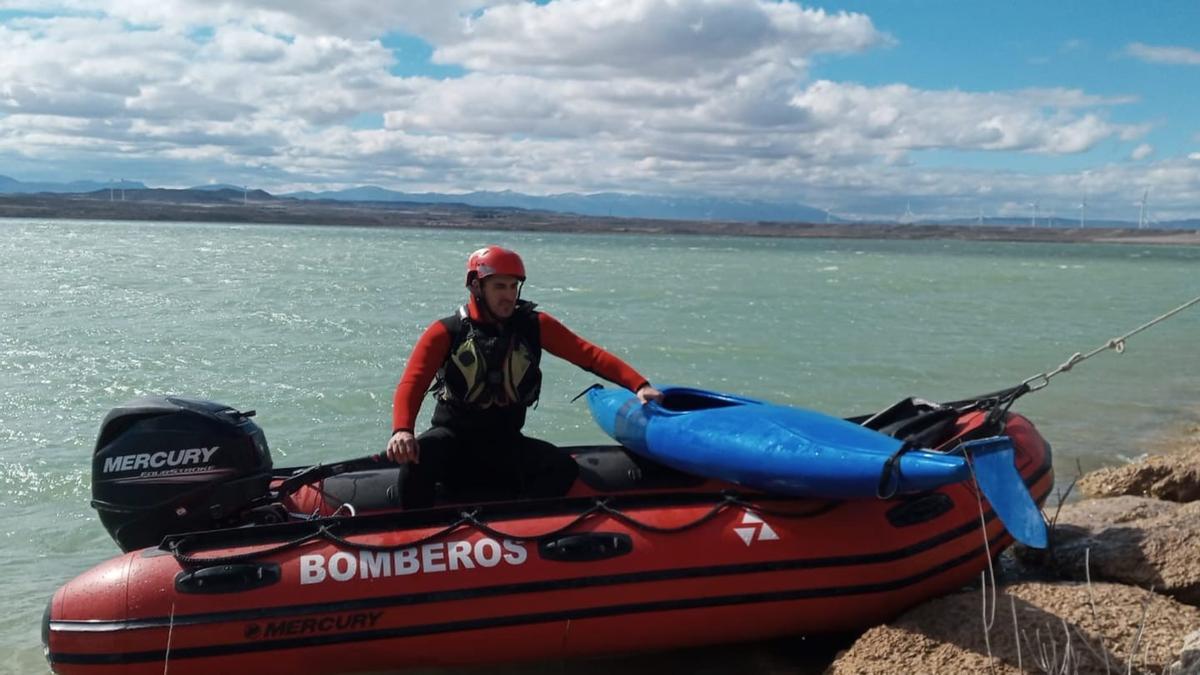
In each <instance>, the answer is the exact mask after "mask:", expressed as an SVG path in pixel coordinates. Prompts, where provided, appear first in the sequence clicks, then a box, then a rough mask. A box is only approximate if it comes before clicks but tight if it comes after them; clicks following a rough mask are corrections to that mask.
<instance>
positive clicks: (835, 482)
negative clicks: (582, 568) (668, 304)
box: [588, 387, 970, 499]
mask: <svg viewBox="0 0 1200 675" xmlns="http://www.w3.org/2000/svg"><path fill="white" fill-rule="evenodd" d="M662 392H663V395H664V399H663V404H665V405H662V404H659V403H657V402H652V403H650V404H648V405H645V406H643V405H641V403H640V402H639V401H638V400H637V397H636V396H634V395H633V394H632V393H630V392H628V391H626V390H623V389H619V390H618V389H604V388H602V387H597V388H594V389H592V390H591V391H589V392H588V407H589V408H590V409H591V412H592V417H593V418H595V420H596V423H597V424H599V425H600V428H601V429H603V430H604V431H605V433H607V434H608V435H609V436H611V437H612V438H613V439H615V440H616V441H617V442H618V443H620V444H622V445H624V446H625V447H627V448H629V449H630V450H633V451H634V452H636V453H637V454H639V455H642V456H644V457H647V458H649V459H653V460H655V461H657V462H660V463H662V464H666V465H667V466H670V467H672V468H675V469H679V470H681V471H687V472H689V473H693V474H696V475H700V476H708V477H710V478H719V479H721V480H726V481H729V482H732V483H737V484H739V485H745V486H748V487H752V488H755V489H759V490H764V491H767V492H774V493H778V494H789V495H796V496H804V497H822V498H833V499H854V498H860V497H874V496H876V494H877V493H878V492H879V491H880V488H881V485H880V479H881V477H883V472H884V469H885V466H884V464H885V462H887V461H888V459H889V458H891V457H892V456H893V455H895V454H896V452H897V451H898V450H900V446H901V445H902V443H901V441H899V440H897V439H895V438H892V437H891V436H887V435H884V434H881V433H879V432H877V431H873V430H871V429H867V428H865V427H862V426H859V425H857V424H854V423H852V422H848V421H846V420H843V419H840V418H838V417H833V416H831V415H826V414H824V413H819V412H815V411H812V410H805V409H803V408H793V407H789V406H782V405H776V404H772V403H768V402H766V401H760V400H756V399H752V398H746V397H742V396H734V395H732V394H722V393H718V392H714V391H705V390H703V389H693V388H688V387H664V388H663V389H662ZM897 461H898V466H896V467H895V470H893V471H892V473H893V474H895V477H894V478H893V479H892V480H893V484H891V485H884V486H882V487H883V488H884V490H885V491H886V492H888V493H900V494H903V493H909V492H922V491H925V490H932V489H934V488H937V487H940V486H942V485H946V484H948V483H956V482H958V481H962V480H966V479H967V478H968V477H969V476H970V467H969V466H968V465H967V462H966V459H965V458H964V457H963V456H962V455H952V454H945V453H940V452H934V451H932V450H922V449H914V450H909V451H906V452H904V453H903V454H901V455H900V456H899V458H898V460H897ZM896 480H898V481H899V482H898V483H896V482H895V481H896Z"/></svg>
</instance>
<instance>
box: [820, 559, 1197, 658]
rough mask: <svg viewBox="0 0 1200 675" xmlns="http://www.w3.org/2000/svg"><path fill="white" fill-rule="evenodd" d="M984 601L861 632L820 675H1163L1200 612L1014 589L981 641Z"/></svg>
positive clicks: (929, 607) (1128, 597) (1076, 588)
mask: <svg viewBox="0 0 1200 675" xmlns="http://www.w3.org/2000/svg"><path fill="white" fill-rule="evenodd" d="M988 600H989V603H990V602H991V598H990V595H989V598H988ZM982 602H983V596H982V594H981V593H980V591H979V590H972V591H963V592H960V593H956V594H953V595H949V596H946V597H943V598H938V599H936V600H933V601H930V602H928V603H926V604H924V605H922V606H920V607H918V608H916V609H914V610H912V611H910V612H908V613H907V614H904V615H903V616H901V617H900V618H898V619H896V620H895V621H893V622H892V623H889V624H887V625H884V626H877V627H875V628H872V629H871V630H869V631H867V632H866V633H865V634H863V636H862V637H860V638H859V639H858V640H857V641H856V642H855V643H854V645H853V646H851V647H850V649H848V650H846V651H845V652H843V653H842V654H840V655H839V656H838V657H837V659H836V660H835V661H834V662H833V664H832V665H830V667H829V668H828V669H827V670H826V673H827V674H828V675H841V674H847V675H848V674H850V673H1021V672H1068V673H1113V674H1115V673H1124V672H1127V668H1128V667H1129V665H1130V661H1131V659H1132V669H1131V670H1132V672H1153V673H1161V672H1163V671H1164V669H1166V668H1167V667H1168V664H1170V663H1172V662H1173V661H1176V660H1177V659H1180V658H1182V657H1181V655H1180V647H1181V646H1182V644H1183V635H1184V634H1185V633H1187V632H1188V631H1189V630H1193V629H1194V628H1195V626H1197V625H1200V609H1198V608H1196V607H1190V606H1187V605H1184V604H1181V603H1178V602H1176V601H1174V600H1172V599H1170V598H1167V597H1164V596H1161V595H1158V594H1155V593H1149V592H1147V591H1145V590H1142V589H1139V588H1133V587H1131V586H1122V585H1118V584H1105V583H1093V584H1091V585H1090V586H1089V585H1088V584H1080V583H1074V582H1060V583H1044V582H1022V583H1019V584H1014V585H1011V586H1006V587H1002V588H1000V589H998V591H997V595H996V603H995V615H994V622H993V623H992V627H991V630H990V631H987V632H986V635H987V640H986V641H985V639H984V636H985V631H984V629H983V620H984V617H983V611H982ZM1014 614H1015V615H1016V627H1014V621H1013V616H1014ZM1143 617H1144V618H1143ZM1018 635H1019V636H1020V638H1019V641H1018V637H1017V636H1018ZM1018 644H1019V645H1020V654H1019V655H1018ZM989 645H990V653H991V656H990V657H989V656H988V654H989ZM1181 672H1186V671H1181Z"/></svg>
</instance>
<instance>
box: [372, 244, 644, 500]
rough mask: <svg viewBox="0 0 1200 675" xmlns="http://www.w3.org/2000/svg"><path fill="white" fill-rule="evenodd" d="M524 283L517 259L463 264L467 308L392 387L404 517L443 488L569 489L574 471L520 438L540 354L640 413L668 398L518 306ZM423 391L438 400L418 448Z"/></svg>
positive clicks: (530, 307) (390, 447)
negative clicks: (618, 392)
mask: <svg viewBox="0 0 1200 675" xmlns="http://www.w3.org/2000/svg"><path fill="white" fill-rule="evenodd" d="M524 282H525V264H524V263H523V262H522V261H521V257H520V256H518V255H517V254H516V253H514V252H513V251H510V250H508V249H505V248H501V247H499V246H488V247H487V248H481V249H479V250H478V251H475V252H474V253H472V254H471V255H470V257H469V258H468V259H467V282H466V286H467V288H468V289H469V290H470V297H469V298H468V301H467V304H465V305H463V306H462V307H460V308H459V310H458V312H456V313H455V314H454V315H452V316H449V317H446V318H444V319H441V320H438V321H435V322H433V323H432V324H430V325H429V327H428V328H427V329H425V332H424V333H423V334H422V335H421V337H420V338H419V339H418V340H417V344H416V346H415V347H414V348H413V352H412V356H410V357H409V360H408V365H407V366H406V367H405V369H404V374H403V376H401V378H400V383H399V384H398V385H397V386H396V394H395V397H394V399H393V409H392V437H391V439H390V440H389V441H388V444H387V456H388V458H389V459H391V460H392V461H394V462H397V463H399V464H405V465H407V470H408V472H407V475H406V477H405V479H404V489H403V503H404V506H405V508H423V507H428V506H432V505H433V502H434V497H435V494H434V485H435V484H436V483H437V482H441V483H443V484H445V485H446V486H447V487H448V488H449V489H450V490H451V491H452V492H458V493H460V494H462V493H464V492H465V493H469V494H471V495H472V496H484V497H487V498H512V497H518V496H525V497H546V496H555V495H561V494H563V493H565V492H566V491H567V490H568V489H569V488H570V486H571V483H572V482H574V480H575V476H576V472H577V467H576V465H575V461H574V460H573V459H572V458H571V457H570V456H569V455H567V454H566V453H564V452H561V451H559V450H558V448H556V447H554V446H553V445H551V444H550V443H547V442H545V441H541V440H538V439H535V438H529V437H527V436H525V435H523V434H522V433H521V427H522V426H524V424H525V411H526V409H527V408H528V407H529V406H531V405H533V404H534V403H536V402H537V399H538V395H539V394H540V392H541V384H542V372H541V369H540V368H539V364H540V362H541V355H542V351H543V350H545V351H548V352H550V353H551V354H553V355H555V356H558V357H560V358H563V359H566V360H567V361H570V362H571V363H574V364H575V365H577V366H579V367H580V368H583V369H584V370H588V371H590V372H593V373H595V374H597V375H599V376H600V377H603V378H605V379H606V380H609V381H611V382H615V383H617V384H620V385H621V386H624V387H626V388H628V389H629V390H631V391H634V392H636V393H637V397H638V399H639V400H641V402H642V403H646V402H648V401H652V400H660V399H661V398H662V393H661V392H659V391H658V390H657V389H655V388H654V387H652V386H651V385H650V382H649V381H648V380H647V379H646V378H644V377H642V376H641V375H640V374H639V373H638V372H637V371H636V370H634V369H633V368H632V367H630V366H629V365H628V364H627V363H625V362H624V361H622V360H621V359H619V358H617V357H616V356H613V355H612V354H610V353H608V352H606V351H604V350H603V349H601V348H600V347H598V346H596V345H594V344H592V343H590V342H588V341H586V340H584V339H582V338H580V337H579V336H577V335H575V334H574V333H572V332H571V331H570V330H568V329H567V328H566V326H564V325H562V324H561V323H559V322H558V320H557V319H555V318H554V317H552V316H550V315H549V314H546V313H545V312H539V311H536V310H535V309H534V307H535V306H536V305H534V303H532V302H528V301H525V300H522V299H521V285H522V284H523V283H524ZM431 383H432V384H433V387H432V390H431V389H430V384H431ZM427 391H432V392H433V393H434V395H435V397H436V399H437V407H436V408H435V409H434V413H433V427H432V428H431V429H429V430H428V431H426V432H425V433H423V434H421V436H420V438H417V437H416V436H415V435H414V434H413V427H414V425H415V422H416V419H417V412H418V411H419V410H420V407H421V399H422V397H423V396H424V394H425V393H426V392H427Z"/></svg>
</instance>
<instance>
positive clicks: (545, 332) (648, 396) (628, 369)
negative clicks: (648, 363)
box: [538, 312, 662, 403]
mask: <svg viewBox="0 0 1200 675" xmlns="http://www.w3.org/2000/svg"><path fill="white" fill-rule="evenodd" d="M538 327H539V328H540V329H541V338H542V347H543V348H544V349H545V350H546V351H548V352H550V353H551V354H553V355H555V356H557V357H559V358H560V359H565V360H567V361H570V362H571V363H574V364H575V365H577V366H579V367H580V368H583V369H584V370H586V371H588V372H592V373H595V374H597V375H599V376H600V377H603V378H604V379H606V380H608V381H609V382H616V383H617V384H619V385H621V386H622V387H625V388H626V389H628V390H629V391H632V392H636V393H637V394H638V398H640V399H642V402H643V403H645V402H646V401H647V400H658V399H660V398H662V394H661V393H659V391H658V390H657V389H655V388H654V387H652V386H650V381H649V380H647V379H646V378H645V377H643V376H642V374H641V373H639V372H638V371H636V370H634V369H633V366H631V365H629V364H628V363H625V362H624V361H622V360H621V359H619V358H617V357H616V356H613V355H612V354H610V353H608V352H607V351H605V350H604V349H601V348H600V347H599V346H597V345H594V344H592V343H591V342H588V341H587V340H584V339H583V338H581V337H579V336H578V335H576V334H575V333H572V332H571V330H570V329H569V328H567V327H566V326H564V325H563V324H562V323H561V322H560V321H559V320H558V319H555V318H554V317H552V316H550V315H549V314H547V313H545V312H538Z"/></svg>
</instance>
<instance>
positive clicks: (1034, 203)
mask: <svg viewBox="0 0 1200 675" xmlns="http://www.w3.org/2000/svg"><path fill="white" fill-rule="evenodd" d="M1029 205H1030V206H1032V207H1033V219H1032V220H1030V221H1029V224H1030V225H1031V226H1032V227H1037V211H1038V203H1037V202H1029Z"/></svg>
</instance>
